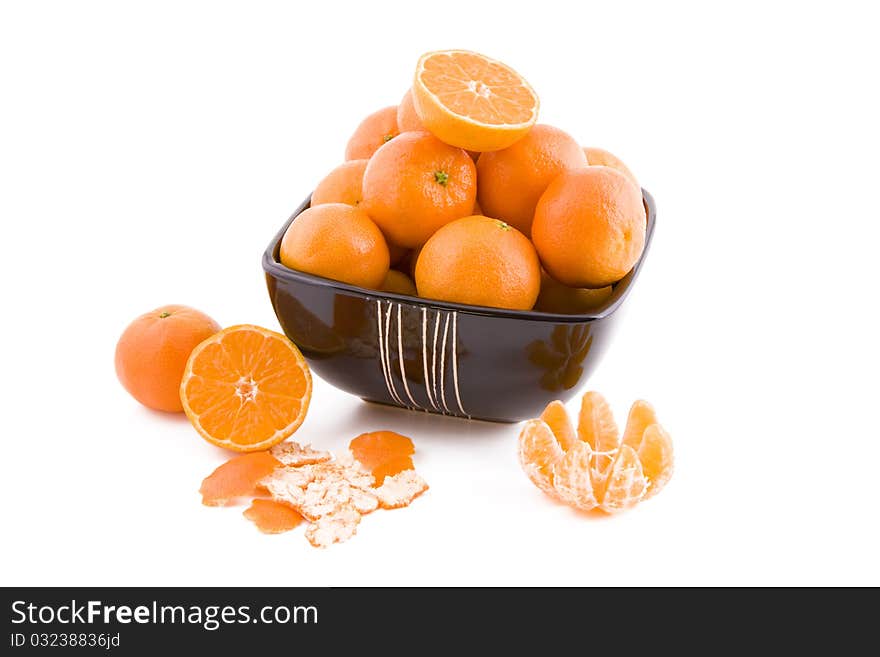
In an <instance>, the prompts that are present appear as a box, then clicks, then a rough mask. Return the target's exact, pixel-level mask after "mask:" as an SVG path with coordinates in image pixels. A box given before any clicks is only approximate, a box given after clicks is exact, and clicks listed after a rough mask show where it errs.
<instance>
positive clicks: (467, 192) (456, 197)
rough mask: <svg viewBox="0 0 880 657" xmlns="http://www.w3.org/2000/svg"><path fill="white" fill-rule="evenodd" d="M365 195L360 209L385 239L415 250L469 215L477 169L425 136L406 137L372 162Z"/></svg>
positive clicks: (464, 155)
mask: <svg viewBox="0 0 880 657" xmlns="http://www.w3.org/2000/svg"><path fill="white" fill-rule="evenodd" d="M363 191H364V202H363V204H362V207H363V208H364V210H365V211H366V212H367V213H368V214H369V215H370V217H371V218H372V219H373V221H375V222H376V223H377V224H378V225H379V227H380V228H381V229H382V232H383V233H384V234H385V236H386V237H387V238H388V240H389V241H390V242H393V243H394V244H397V245H399V246H403V247H407V248H416V247H419V246H421V245H422V244H424V243H425V242H426V241H427V240H428V238H429V237H431V235H433V234H434V233H435V232H436V231H437V229H438V228H440V227H441V226H444V225H446V224H448V223H449V222H450V221H454V220H455V219H460V218H462V217H465V216H468V215H469V214H470V213H471V211H472V210H473V207H474V200H475V199H476V195H477V170H476V167H475V166H474V163H473V161H472V160H471V158H470V157H469V156H468V154H467V153H466V152H465V151H463V150H462V149H460V148H458V147H456V146H450V145H448V144H445V143H443V142H442V141H440V140H439V139H437V138H436V137H435V136H433V135H432V134H430V133H428V132H404V133H403V134H401V135H400V136H399V137H397V138H395V139H393V140H392V141H390V142H388V143H387V144H385V145H384V146H382V147H381V148H380V149H379V150H378V151H376V153H375V154H374V155H373V157H372V158H371V159H370V161H369V163H368V164H367V169H366V171H365V172H364V183H363Z"/></svg>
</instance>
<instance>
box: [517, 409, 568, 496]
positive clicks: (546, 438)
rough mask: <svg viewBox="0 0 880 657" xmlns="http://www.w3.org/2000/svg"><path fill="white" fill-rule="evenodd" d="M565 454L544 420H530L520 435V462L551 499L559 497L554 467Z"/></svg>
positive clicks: (529, 476) (534, 482)
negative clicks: (555, 485)
mask: <svg viewBox="0 0 880 657" xmlns="http://www.w3.org/2000/svg"><path fill="white" fill-rule="evenodd" d="M563 456H564V452H563V451H562V447H561V446H560V445H559V441H558V440H556V436H554V435H553V430H552V429H551V428H550V427H549V425H548V424H547V423H546V422H544V420H529V421H528V422H526V423H525V425H524V426H523V428H522V431H521V432H520V434H519V462H520V465H521V466H522V469H523V470H524V471H525V473H526V475H527V476H528V478H529V479H531V481H532V483H533V484H535V486H537V487H538V488H540V489H541V490H542V491H544V492H545V493H547V494H548V495H550V496H551V497H558V493H557V492H556V489H555V488H554V487H553V467H554V466H555V465H556V463H558V462H559V461H560V460H561V459H562V457H563Z"/></svg>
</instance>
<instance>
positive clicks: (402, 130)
mask: <svg viewBox="0 0 880 657" xmlns="http://www.w3.org/2000/svg"><path fill="white" fill-rule="evenodd" d="M538 107H539V102H538V96H537V95H536V94H535V92H534V90H533V89H532V87H531V86H530V85H529V84H528V82H526V80H525V79H524V78H523V77H522V76H521V75H519V74H518V73H516V71H514V70H513V69H511V68H510V67H508V66H506V65H505V64H503V63H501V62H498V61H495V60H492V59H490V58H488V57H486V56H484V55H480V54H477V53H473V52H467V51H462V50H449V51H439V52H431V53H428V54H426V55H423V56H422V57H421V58H420V59H419V62H418V65H417V68H416V73H415V78H414V81H413V85H412V88H411V89H410V90H409V91H407V92H406V94H405V95H404V97H403V100H402V101H401V103H400V105H398V106H392V107H386V108H384V109H381V110H379V111H378V112H375V113H374V114H371V115H370V116H368V117H367V118H366V119H364V121H363V122H362V123H361V124H360V125H359V126H358V128H357V130H356V131H355V133H354V134H353V135H352V136H351V139H350V140H349V142H348V145H347V147H346V151H345V159H346V162H345V163H344V164H342V165H340V166H339V167H337V168H336V169H334V170H333V171H331V172H330V173H329V174H328V175H327V176H326V177H325V178H324V179H323V180H322V181H321V182H320V183H319V184H318V186H317V187H316V188H315V190H314V193H313V194H312V198H311V207H310V208H309V209H307V210H306V211H304V212H303V213H301V214H300V215H299V216H298V217H297V218H296V219H295V220H294V221H293V222H292V223H291V224H290V227H289V228H288V230H287V232H286V234H285V235H284V238H283V240H282V243H281V249H280V258H281V262H282V263H283V264H284V265H286V266H288V267H290V268H292V269H296V270H299V271H303V272H307V273H310V274H314V275H317V276H322V277H325V278H330V279H333V280H336V281H342V282H345V283H348V284H351V285H356V286H360V287H364V288H370V289H375V290H383V291H386V292H394V293H398V294H406V295H414V296H415V295H418V296H420V297H424V298H429V299H438V300H442V301H450V302H456V303H464V304H473V305H478V306H490V307H496V308H508V309H514V310H530V309H533V308H536V309H538V310H542V311H547V312H564V313H579V312H586V311H588V310H590V309H591V308H594V307H596V306H597V305H599V304H601V303H602V302H603V301H605V300H606V299H607V298H608V296H609V295H610V293H611V285H613V284H614V283H616V282H617V281H619V280H620V279H621V278H623V277H624V276H625V275H626V274H627V273H628V272H629V271H630V269H632V267H633V265H634V264H635V263H636V261H637V260H638V259H639V256H640V255H641V253H642V249H643V248H644V243H645V228H646V226H645V223H646V217H645V208H644V205H643V202H642V194H641V189H640V187H639V185H638V183H637V182H636V179H635V177H634V176H633V174H632V173H631V172H630V171H629V169H627V167H626V166H625V165H624V164H623V163H622V162H621V161H620V160H619V159H617V158H616V157H614V156H613V155H611V154H610V153H608V152H607V151H604V150H602V149H597V148H582V147H581V146H580V145H579V144H578V142H577V141H575V139H574V138H573V137H571V136H570V135H569V134H567V133H565V132H563V131H562V130H559V129H558V128H554V127H552V126H549V125H541V124H536V121H537V118H538Z"/></svg>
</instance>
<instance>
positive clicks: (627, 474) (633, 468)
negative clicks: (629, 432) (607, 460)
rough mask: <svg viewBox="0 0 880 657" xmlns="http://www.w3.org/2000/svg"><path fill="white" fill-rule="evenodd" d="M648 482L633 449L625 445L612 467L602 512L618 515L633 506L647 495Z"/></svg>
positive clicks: (603, 498)
mask: <svg viewBox="0 0 880 657" xmlns="http://www.w3.org/2000/svg"><path fill="white" fill-rule="evenodd" d="M647 488H648V482H647V481H646V480H645V474H644V472H643V471H642V464H641V463H640V462H639V457H638V455H637V454H636V453H635V450H633V448H632V447H630V446H629V445H623V446H621V448H620V451H619V452H618V453H617V458H615V459H614V463H613V464H612V466H611V472H610V473H609V475H608V478H607V479H606V481H605V493H604V495H602V510H603V511H606V512H608V513H617V512H618V511H623V510H624V509H628V508H629V507H631V506H633V505H634V504H636V503H637V502H639V501H640V500H641V499H642V497H643V496H644V495H645V491H646V490H647Z"/></svg>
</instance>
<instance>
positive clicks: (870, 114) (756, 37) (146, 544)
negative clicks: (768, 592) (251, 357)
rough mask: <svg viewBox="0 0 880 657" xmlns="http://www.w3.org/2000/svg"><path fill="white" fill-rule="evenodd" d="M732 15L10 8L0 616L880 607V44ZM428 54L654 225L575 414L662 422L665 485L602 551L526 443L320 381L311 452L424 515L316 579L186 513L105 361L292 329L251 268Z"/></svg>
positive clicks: (191, 457) (811, 21)
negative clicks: (523, 100)
mask: <svg viewBox="0 0 880 657" xmlns="http://www.w3.org/2000/svg"><path fill="white" fill-rule="evenodd" d="M734 6H735V8H731V9H727V10H721V9H717V8H714V7H710V6H709V4H708V3H692V4H675V5H669V4H668V3H644V4H630V3H608V2H602V3H587V2H583V3H581V2H578V3H574V2H559V3H555V2H549V1H547V0H542V1H541V2H533V3H517V2H513V1H511V0H506V1H505V2H473V1H472V0H471V1H467V2H456V1H454V0H444V1H443V2H440V3H437V2H428V3H424V2H423V3H412V2H408V3H401V5H400V6H396V5H392V4H390V3H380V2H358V3H350V4H345V5H342V4H336V3H331V2H308V3H294V2H288V3H268V2H249V3H244V2H241V3H235V4H233V3H222V2H203V3H196V2H156V1H153V2H143V3H120V2H104V3H98V2H77V3H67V2H58V3H46V2H5V3H3V5H2V9H0V95H2V99H0V119H2V120H0V217H2V226H3V238H2V241H0V245H2V246H0V248H2V258H0V267H2V278H3V301H2V305H3V315H2V323H0V331H2V344H3V359H2V374H0V386H2V388H0V392H2V399H3V428H2V445H3V452H2V454H0V485H2V492H3V499H4V504H5V508H4V513H3V518H2V535H3V539H2V546H0V551H2V558H0V582H2V584H6V585H13V584H16V585H50V584H92V585H137V584H151V585H198V584H204V585H246V584H254V585H273V584H277V585H306V584H308V585H346V584H347V585H362V584H369V585H382V584H418V585H423V584H424V585H428V584H440V585H448V584H463V585H467V584H474V585H514V584H526V585H537V584H562V585H565V584H577V585H593V584H596V585H598V584H682V585H685V584H687V585H700V584H769V585H781V584H873V585H878V584H880V566H878V561H877V555H878V553H880V539H878V532H880V530H878V517H880V515H878V503H880V495H878V485H877V483H876V477H877V469H878V463H880V427H878V422H877V417H878V415H877V407H878V405H877V395H878V388H880V386H878V380H877V373H878V366H880V358H878V342H880V340H878V328H880V327H878V320H877V317H878V312H877V307H878V295H877V292H876V284H877V282H878V266H877V261H878V257H877V248H878V239H880V229H878V221H880V210H878V208H880V203H878V200H877V196H876V190H877V180H878V173H880V171H878V169H880V166H878V161H880V157H878V153H880V138H878V127H877V125H878V116H880V103H878V96H877V94H878V84H877V68H876V63H877V61H878V60H880V48H878V45H877V34H876V29H875V28H876V22H875V21H873V20H872V19H871V17H870V15H869V14H868V13H867V12H866V11H865V10H863V9H860V8H859V7H860V6H866V5H859V4H857V3H852V4H850V3H843V2H839V3H833V7H834V8H833V9H824V8H821V9H820V8H819V7H817V6H813V5H812V4H811V3H792V4H791V5H785V4H782V3H779V4H774V3H764V2H762V3H755V4H749V3H736V4H735V5H734ZM442 48H470V49H474V50H479V51H482V52H485V53H487V54H489V55H491V56H494V57H496V58H499V59H501V60H504V61H506V62H508V63H509V64H511V65H512V66H514V68H516V69H517V70H519V71H520V72H521V73H523V74H524V75H525V76H526V77H527V79H528V80H529V81H530V82H531V83H532V84H533V86H534V87H535V88H536V90H537V91H538V93H539V94H540V96H541V99H542V116H541V120H542V121H543V122H546V123H551V124H554V125H557V126H559V127H561V128H563V129H565V130H567V131H569V132H570V133H571V134H573V135H574V136H575V137H576V138H577V139H579V140H580V141H582V142H583V143H584V144H589V145H596V146H602V147H605V148H607V149H609V150H611V151H612V152H614V153H616V154H618V155H619V156H621V157H622V158H623V159H624V160H625V161H626V162H627V163H628V164H629V165H630V167H631V168H632V169H633V170H634V171H635V172H636V174H637V175H638V176H639V178H640V180H641V181H642V183H643V185H644V186H645V187H646V188H648V189H649V190H650V191H651V192H652V193H653V194H654V195H655V197H656V199H657V205H658V210H659V217H658V227H657V232H656V235H655V241H654V244H653V248H652V252H651V253H650V255H649V257H648V261H647V264H646V267H645V269H644V270H643V272H642V275H641V278H640V279H639V281H638V284H637V286H636V289H635V290H634V293H633V295H632V296H631V297H630V298H629V301H628V304H627V307H626V310H625V312H626V320H625V321H624V322H622V323H621V328H620V332H619V334H618V335H617V337H616V339H615V342H614V344H613V345H612V348H611V350H610V351H609V353H608V354H607V357H606V358H605V360H604V361H603V363H602V365H601V366H600V368H599V370H598V371H597V373H596V374H595V376H594V377H593V379H592V381H590V383H589V387H590V388H594V389H597V390H599V391H601V392H602V393H603V394H605V395H606V397H607V398H608V399H609V400H610V401H611V403H612V405H613V407H614V409H615V412H616V413H617V415H618V418H619V421H620V422H621V423H622V422H623V420H624V416H625V413H626V411H627V409H628V407H629V404H630V403H631V402H632V401H633V400H634V399H635V398H639V397H642V398H645V399H648V400H649V401H651V402H652V403H653V404H654V405H655V407H656V408H657V410H658V413H659V415H660V418H661V421H662V422H663V423H664V425H665V426H666V427H667V429H668V430H669V431H670V432H671V434H672V436H673V438H674V440H675V446H676V450H677V451H676V454H677V470H676V473H675V476H674V478H673V480H672V481H671V483H670V484H669V486H668V488H667V489H666V490H665V491H664V492H663V493H662V494H661V495H660V496H658V497H657V498H654V499H652V500H650V501H648V502H646V503H645V504H644V505H642V506H641V507H639V508H636V509H635V510H633V511H630V512H628V513H625V514H622V515H620V516H617V517H613V518H606V519H601V518H599V519H596V518H593V517H588V516H587V517H585V516H584V515H580V514H577V513H575V512H573V511H572V510H570V509H568V508H566V507H563V506H559V505H556V504H555V503H553V502H551V501H550V500H548V499H547V498H545V497H544V496H543V495H542V494H541V493H540V492H538V490H537V489H535V488H534V487H533V486H532V485H531V484H530V483H529V482H528V480H527V479H526V478H525V476H524V475H523V474H522V472H521V471H520V469H519V466H518V464H517V461H516V455H515V451H516V450H515V444H516V436H517V432H518V429H517V427H516V426H510V425H492V424H486V423H479V422H471V423H469V422H464V421H459V420H453V419H443V418H438V417H435V416H427V415H423V414H422V415H419V414H413V413H408V412H403V411H396V410H393V409H386V408H382V407H373V406H369V405H366V404H364V403H362V402H360V401H359V400H357V399H355V398H353V397H350V396H347V395H346V394H343V393H341V392H338V391H336V390H334V389H332V388H331V387H330V386H329V385H328V384H326V383H324V382H323V381H320V380H317V381H316V383H315V389H314V397H313V400H312V406H311V410H310V412H309V415H308V418H307V420H306V422H305V424H304V425H303V426H302V428H301V429H300V431H299V432H298V433H297V434H296V437H297V439H299V440H301V441H304V442H313V443H315V444H316V445H318V446H321V447H326V448H331V449H339V448H342V447H344V446H345V445H346V444H347V443H348V441H349V440H350V439H351V438H352V437H353V436H355V435H356V434H358V433H361V432H363V431H367V430H375V429H380V428H388V429H393V430H396V431H399V432H402V433H405V434H407V435H410V436H412V438H413V439H414V441H415V443H416V446H417V450H418V451H417V455H416V464H417V468H418V470H419V471H420V472H421V473H422V474H423V475H424V476H425V478H426V479H427V480H428V482H429V483H430V484H431V490H430V491H429V493H428V494H426V495H425V496H424V497H422V498H420V499H418V500H417V501H416V502H415V503H414V504H413V505H412V506H411V507H410V508H408V509H405V510H401V511H395V512H380V513H376V514H374V515H372V516H369V517H367V518H365V520H364V522H363V523H362V524H361V526H360V529H359V530H358V534H357V536H356V537H355V538H354V539H353V540H351V541H350V542H348V543H346V544H343V545H338V546H335V547H332V548H330V549H327V550H317V549H314V548H312V547H310V546H309V545H308V543H307V542H306V540H305V539H304V538H303V536H302V531H301V530H297V531H294V532H291V533H288V534H284V535H280V536H264V535H261V534H260V533H259V532H257V531H256V529H255V528H254V527H253V526H251V525H250V523H248V522H247V521H245V520H244V519H243V518H241V515H240V514H241V510H242V509H241V508H231V509H209V508H206V507H203V506H201V504H200V499H199V496H198V494H197V490H198V487H199V484H200V482H201V480H202V478H203V477H204V476H205V475H207V474H208V473H209V472H210V471H211V470H212V469H213V468H214V467H215V466H216V465H218V464H219V463H221V462H222V461H223V460H224V459H225V458H226V457H227V454H225V453H223V452H222V451H221V450H219V449H216V448H214V447H212V446H211V445H209V444H207V443H206V442H204V441H203V440H202V439H201V438H200V437H199V436H198V435H197V434H196V433H195V431H194V430H192V429H191V427H190V426H189V424H188V423H187V421H186V419H185V418H184V417H183V416H180V417H169V416H165V415H162V414H157V413H153V412H150V411H148V410H145V409H144V408H141V407H140V406H139V405H138V404H136V403H135V402H134V401H133V400H132V399H131V398H130V397H129V396H128V395H127V394H126V393H125V392H124V391H123V389H122V388H121V387H120V386H119V384H118V383H117V381H116V377H115V373H114V370H113V350H114V346H115V342H116V339H117V337H118V336H119V334H120V332H121V331H122V329H123V328H124V327H125V325H126V324H127V323H128V322H129V321H130V320H131V319H132V318H134V317H135V316H136V315H138V314H140V313H142V312H145V311H147V310H150V309H152V308H154V307H156V306H158V305H161V304H164V303H185V304H189V305H193V306H195V307H197V308H199V309H202V310H204V311H206V312H208V313H209V314H211V315H212V316H214V317H215V318H216V319H217V320H218V321H219V322H220V323H221V324H224V325H229V324H233V323H241V322H249V323H257V324H261V325H264V326H267V327H270V328H277V322H276V320H275V317H274V315H273V312H272V309H271V306H270V304H269V300H268V296H267V294H266V290H265V283H264V279H263V274H262V271H261V269H260V255H261V253H262V251H263V249H264V248H265V246H266V244H267V243H268V241H269V239H270V238H271V237H272V235H273V234H274V233H275V231H276V230H277V229H278V227H279V225H280V224H281V223H282V222H283V221H284V219H285V218H286V217H287V216H288V214H289V213H290V211H291V210H292V209H293V208H294V207H296V205H297V204H298V203H299V202H300V201H301V200H302V198H303V197H304V196H305V195H306V194H307V193H308V192H309V190H310V188H311V187H312V186H313V185H314V184H315V182H316V181H317V180H319V179H320V178H321V177H322V176H323V174H324V173H325V172H327V171H328V170H329V169H330V168H332V167H333V166H335V165H336V164H337V163H339V162H340V161H341V159H342V154H343V149H344V146H345V142H346V140H347V138H348V136H349V134H350V133H351V131H353V130H354V127H355V126H356V125H357V123H358V122H359V121H360V119H361V118H362V117H363V116H365V115H366V114H367V113H369V112H371V111H373V110H375V109H377V108H379V107H382V106H384V105H389V104H395V103H397V101H398V100H399V98H400V97H401V96H402V95H403V93H404V91H406V89H407V87H408V85H409V82H410V76H411V75H412V72H413V70H414V65H415V62H416V60H417V58H418V56H419V55H420V54H421V53H422V52H424V51H427V50H432V49H442ZM499 376H503V373H499ZM575 407H576V404H574V403H573V404H572V405H571V408H572V409H575Z"/></svg>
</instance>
